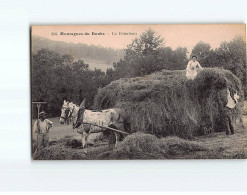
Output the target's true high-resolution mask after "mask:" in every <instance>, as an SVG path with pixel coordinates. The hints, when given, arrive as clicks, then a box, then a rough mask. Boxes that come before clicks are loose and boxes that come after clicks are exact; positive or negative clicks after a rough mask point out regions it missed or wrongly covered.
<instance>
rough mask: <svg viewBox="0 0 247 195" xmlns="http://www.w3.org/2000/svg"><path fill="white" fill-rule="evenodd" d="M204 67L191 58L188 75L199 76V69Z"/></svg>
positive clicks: (187, 70) (191, 77)
mask: <svg viewBox="0 0 247 195" xmlns="http://www.w3.org/2000/svg"><path fill="white" fill-rule="evenodd" d="M198 69H203V68H202V67H201V65H200V63H199V62H198V61H193V60H190V61H189V62H188V65H187V68H186V77H187V78H188V79H194V78H195V77H196V76H197V70H198Z"/></svg>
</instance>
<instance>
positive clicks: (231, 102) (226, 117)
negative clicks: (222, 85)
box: [222, 89, 239, 135]
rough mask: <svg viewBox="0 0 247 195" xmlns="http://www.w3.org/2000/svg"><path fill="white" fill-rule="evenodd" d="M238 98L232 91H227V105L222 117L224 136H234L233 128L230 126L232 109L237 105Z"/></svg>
mask: <svg viewBox="0 0 247 195" xmlns="http://www.w3.org/2000/svg"><path fill="white" fill-rule="evenodd" d="M233 94H234V95H233ZM238 99H239V96H238V94H237V93H236V92H233V90H231V89H230V90H229V89H227V103H226V105H225V110H224V114H223V116H222V119H223V123H224V125H225V128H226V135H229V134H232V135H233V134H234V127H233V124H232V117H231V116H232V113H231V112H232V109H233V108H235V106H236V104H237V103H238Z"/></svg>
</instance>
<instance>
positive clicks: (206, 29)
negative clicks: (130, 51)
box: [32, 24, 246, 52]
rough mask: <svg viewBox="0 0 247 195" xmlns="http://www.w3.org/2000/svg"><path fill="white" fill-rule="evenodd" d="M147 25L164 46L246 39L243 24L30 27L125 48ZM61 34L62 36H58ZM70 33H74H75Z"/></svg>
mask: <svg viewBox="0 0 247 195" xmlns="http://www.w3.org/2000/svg"><path fill="white" fill-rule="evenodd" d="M148 28H151V29H153V30H154V31H155V32H157V33H158V34H159V35H160V36H161V37H162V38H164V41H165V46H168V47H171V48H172V49H176V48H177V47H187V49H188V51H189V52H191V50H192V49H193V47H194V46H195V45H196V43H198V42H199V41H203V42H206V43H209V44H210V45H211V48H212V49H215V48H217V47H219V46H220V43H221V42H223V41H230V40H232V39H233V38H234V37H236V36H242V37H243V39H244V40H245V41H246V25H245V24H163V25H158V24H152V25H151V24H150V25H77V26H76V25H74V26H70V25H67V26H32V35H38V36H41V37H45V38H48V39H51V40H55V41H65V42H72V43H84V44H88V45H91V44H93V45H99V46H102V47H111V48H115V49H125V48H126V46H127V45H128V44H130V43H131V42H132V40H133V39H134V38H136V37H139V36H140V35H141V33H142V32H144V31H145V30H146V29H148ZM61 33H62V34H66V35H61ZM67 33H73V35H67ZM74 33H78V34H77V35H76V36H75V34H74ZM79 33H80V34H79ZM85 33H88V34H85ZM93 33H94V34H93ZM95 33H100V34H101V35H100V34H97V35H96V34H95ZM121 33H127V35H126V34H121ZM102 34H104V35H102Z"/></svg>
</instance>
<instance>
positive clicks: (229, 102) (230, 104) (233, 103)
mask: <svg viewBox="0 0 247 195" xmlns="http://www.w3.org/2000/svg"><path fill="white" fill-rule="evenodd" d="M233 98H234V100H235V101H234V100H233V99H232V97H231V94H230V91H229V90H228V89H227V104H226V106H227V107H228V108H234V107H235V106H236V103H238V99H239V95H238V94H237V93H235V94H234V97H233Z"/></svg>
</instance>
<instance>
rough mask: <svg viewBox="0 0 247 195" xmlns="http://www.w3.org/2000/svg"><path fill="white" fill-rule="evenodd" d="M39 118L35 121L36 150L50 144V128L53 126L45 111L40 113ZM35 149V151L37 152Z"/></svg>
mask: <svg viewBox="0 0 247 195" xmlns="http://www.w3.org/2000/svg"><path fill="white" fill-rule="evenodd" d="M39 118H40V119H38V120H36V121H35V123H34V127H33V131H34V133H37V140H36V142H37V149H36V151H38V150H40V149H42V148H44V147H46V146H49V129H50V128H51V127H52V126H53V122H52V121H50V120H48V119H46V113H45V112H44V111H42V112H40V113H39ZM36 151H35V152H36Z"/></svg>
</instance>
